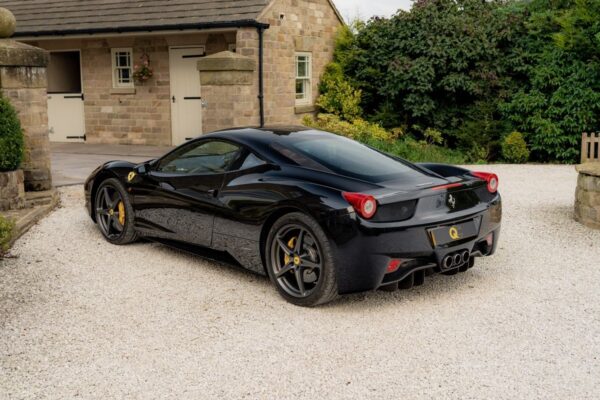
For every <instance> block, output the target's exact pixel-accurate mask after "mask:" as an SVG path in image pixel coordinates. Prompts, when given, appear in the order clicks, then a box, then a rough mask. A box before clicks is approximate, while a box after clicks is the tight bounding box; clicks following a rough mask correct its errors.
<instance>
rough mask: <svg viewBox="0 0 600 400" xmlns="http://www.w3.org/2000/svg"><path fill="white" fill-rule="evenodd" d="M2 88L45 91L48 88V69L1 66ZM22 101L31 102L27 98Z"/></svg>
mask: <svg viewBox="0 0 600 400" xmlns="http://www.w3.org/2000/svg"><path fill="white" fill-rule="evenodd" d="M0 86H1V87H2V88H3V89H13V88H14V89H22V88H42V89H45V88H46V87H47V86H48V82H47V78H46V68H45V67H44V68H41V67H15V66H9V67H6V66H0ZM24 94H27V93H24ZM22 100H23V101H29V99H27V98H23V99H22Z"/></svg>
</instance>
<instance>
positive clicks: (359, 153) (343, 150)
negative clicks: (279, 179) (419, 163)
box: [272, 135, 417, 183]
mask: <svg viewBox="0 0 600 400" xmlns="http://www.w3.org/2000/svg"><path fill="white" fill-rule="evenodd" d="M272 147H273V148H274V149H275V150H277V151H278V152H279V153H280V154H282V155H283V156H285V157H286V158H288V159H290V160H291V161H293V162H294V163H296V164H298V165H300V166H302V167H306V168H312V169H319V170H324V171H328V172H334V173H337V174H340V175H344V176H349V177H352V178H357V179H361V180H364V181H367V182H373V183H378V182H384V181H387V180H392V179H397V178H400V177H402V176H404V175H406V174H414V173H415V172H417V171H416V170H415V169H413V168H412V167H411V166H409V165H408V164H404V163H402V162H400V161H398V160H396V159H394V158H392V157H389V156H387V155H385V154H382V153H380V152H378V151H376V150H373V149H371V148H370V147H368V146H365V145H363V144H360V143H358V142H355V141H354V140H350V139H347V138H344V137H341V136H334V135H326V136H325V135H323V136H316V135H307V136H305V137H295V138H291V137H288V138H286V139H285V140H281V141H278V142H275V143H274V144H273V145H272Z"/></svg>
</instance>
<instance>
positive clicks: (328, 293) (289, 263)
mask: <svg viewBox="0 0 600 400" xmlns="http://www.w3.org/2000/svg"><path fill="white" fill-rule="evenodd" d="M265 259H266V264H267V272H268V274H269V278H270V279H271V282H273V284H274V285H275V287H276V288H277V291H278V292H279V294H280V295H281V296H282V297H283V298H284V299H286V300H287V301H288V302H290V303H292V304H295V305H298V306H303V307H313V306H316V305H320V304H325V303H328V302H330V301H332V300H334V299H335V298H336V297H337V282H336V277H335V261H334V257H333V251H332V247H331V244H330V242H329V239H328V238H327V236H326V235H325V232H323V229H322V228H321V227H320V226H319V224H318V223H317V221H315V220H314V219H313V218H311V217H309V216H307V215H305V214H302V213H298V212H295V213H290V214H286V215H284V216H283V217H281V218H280V219H278V220H277V221H276V222H275V224H273V226H272V227H271V230H270V231H269V235H268V237H267V241H266V249H265Z"/></svg>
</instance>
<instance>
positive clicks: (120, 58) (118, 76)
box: [111, 49, 133, 89]
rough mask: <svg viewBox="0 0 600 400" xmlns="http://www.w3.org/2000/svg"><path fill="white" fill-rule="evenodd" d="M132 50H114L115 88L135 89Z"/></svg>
mask: <svg viewBox="0 0 600 400" xmlns="http://www.w3.org/2000/svg"><path fill="white" fill-rule="evenodd" d="M132 53H133V51H132V50H131V49H112V50H111V54H112V69H113V88H115V89H120V88H133V70H132V66H131V57H132Z"/></svg>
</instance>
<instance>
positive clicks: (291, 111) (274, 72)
mask: <svg viewBox="0 0 600 400" xmlns="http://www.w3.org/2000/svg"><path fill="white" fill-rule="evenodd" d="M282 16H283V18H282ZM260 20H261V22H265V23H268V24H270V25H271V26H270V28H269V29H267V30H266V31H265V37H264V40H265V43H264V48H265V75H264V78H265V121H266V123H267V124H297V123H299V122H301V120H302V118H303V117H304V115H306V112H307V111H308V112H311V111H313V109H314V107H313V108H311V107H306V106H303V107H298V108H296V106H295V102H296V79H295V78H296V70H295V68H296V64H295V53H296V52H308V53H311V54H312V97H313V104H314V100H316V98H317V97H318V94H319V93H318V84H319V80H320V78H321V75H322V74H323V72H324V70H325V66H326V65H327V64H328V63H329V62H331V60H332V59H333V51H334V46H335V36H336V33H337V31H338V29H339V27H340V26H341V21H340V20H339V18H338V16H337V15H336V13H335V11H334V9H333V8H332V7H331V5H330V3H329V1H328V0H276V1H274V2H273V3H271V6H269V7H268V8H267V9H266V10H265V12H264V13H263V16H262V17H261V18H260Z"/></svg>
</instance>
